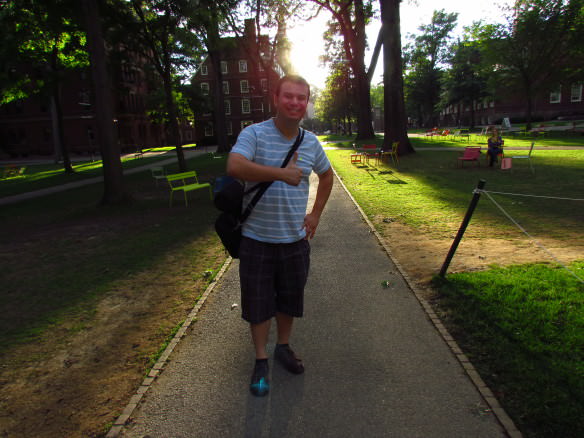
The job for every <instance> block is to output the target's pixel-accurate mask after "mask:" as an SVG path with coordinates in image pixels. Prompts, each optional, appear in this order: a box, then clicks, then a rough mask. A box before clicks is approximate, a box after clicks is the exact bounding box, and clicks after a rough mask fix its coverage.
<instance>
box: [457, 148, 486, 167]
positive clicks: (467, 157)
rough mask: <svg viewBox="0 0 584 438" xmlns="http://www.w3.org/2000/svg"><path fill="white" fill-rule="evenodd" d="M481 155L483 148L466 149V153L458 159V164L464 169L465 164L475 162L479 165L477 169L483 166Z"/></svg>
mask: <svg viewBox="0 0 584 438" xmlns="http://www.w3.org/2000/svg"><path fill="white" fill-rule="evenodd" d="M480 155H481V148H464V152H463V154H462V155H461V156H460V157H458V160H457V163H458V164H459V165H460V167H464V162H465V161H470V162H472V161H474V162H476V163H477V167H480V166H481V163H480V161H479V157H480Z"/></svg>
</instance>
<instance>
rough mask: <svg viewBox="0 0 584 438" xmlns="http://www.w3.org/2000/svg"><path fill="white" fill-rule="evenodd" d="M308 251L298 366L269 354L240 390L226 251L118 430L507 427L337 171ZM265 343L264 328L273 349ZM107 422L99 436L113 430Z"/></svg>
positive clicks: (248, 361)
mask: <svg viewBox="0 0 584 438" xmlns="http://www.w3.org/2000/svg"><path fill="white" fill-rule="evenodd" d="M312 257H313V258H312V266H311V275H310V279H309V282H308V285H307V288H306V308H305V318H302V319H300V320H297V322H296V325H295V332H294V336H293V339H292V346H293V347H294V348H295V349H296V351H297V352H298V353H299V355H300V357H302V358H303V360H304V363H305V366H306V372H305V374H303V375H300V376H296V375H291V374H289V373H287V372H286V371H285V370H283V369H282V368H281V367H280V366H279V365H278V364H275V363H274V362H273V360H271V359H270V367H271V369H270V372H271V376H270V377H271V381H272V389H271V391H270V394H269V395H268V396H267V397H264V398H256V397H253V396H252V395H251V394H250V393H249V390H248V384H249V378H250V373H251V368H252V364H253V352H252V346H251V341H250V339H249V334H248V327H247V324H246V323H244V321H243V320H242V319H241V317H240V312H239V309H238V308H236V309H235V310H232V305H233V304H234V303H239V280H238V262H237V261H234V262H233V263H232V264H231V266H230V267H229V269H227V271H226V272H225V274H224V275H223V276H222V278H221V279H220V280H219V282H218V284H217V286H216V287H215V289H214V290H213V292H212V293H211V294H210V295H209V297H208V299H207V300H206V302H205V304H204V306H203V307H202V310H201V311H200V312H199V314H198V316H197V320H196V322H193V323H192V325H191V326H190V328H189V330H188V331H187V333H186V335H185V336H184V337H182V340H181V341H180V343H178V345H177V346H176V348H175V349H174V351H173V353H172V355H171V356H170V359H169V361H168V362H167V363H166V365H165V367H164V369H163V371H162V373H161V374H160V375H159V376H158V378H157V379H156V380H155V381H154V382H153V383H152V384H151V386H150V387H149V389H148V390H147V391H146V393H145V395H144V396H143V398H142V402H141V403H140V404H139V405H138V407H137V408H136V409H135V410H133V411H132V413H131V417H130V421H129V422H128V424H127V426H126V427H125V428H124V429H123V430H121V435H122V436H124V437H140V438H142V437H151V438H154V437H161V438H162V437H164V438H169V437H175V438H178V437H184V438H186V437H201V438H203V437H204V438H213V437H217V438H219V437H253V438H257V437H277V438H284V437H319V438H324V437H335V438H338V437H343V438H350V437H358V438H363V437H399V438H409V437H412V438H414V437H432V438H457V437H460V438H468V437H473V438H480V437H484V438H495V437H504V436H506V435H505V431H504V430H503V428H502V427H501V425H500V423H499V421H498V420H497V417H496V416H495V415H494V413H493V410H492V409H491V407H493V406H494V407H495V411H497V412H498V413H499V414H500V415H501V416H500V417H499V418H500V419H502V421H503V422H505V418H506V415H505V413H504V412H503V411H502V410H500V408H497V404H496V401H494V400H490V397H489V394H488V389H483V391H486V394H487V396H486V397H487V398H484V397H483V396H482V395H481V393H480V392H479V391H478V390H477V387H476V386H475V384H473V380H471V378H470V377H469V375H470V376H474V379H475V380H474V381H475V383H476V382H479V384H480V379H477V377H476V376H475V375H474V374H473V373H474V371H473V370H472V369H471V371H469V373H470V374H468V373H467V372H466V371H465V369H464V367H463V366H462V365H461V362H460V361H459V358H462V359H463V361H464V356H463V355H461V352H460V351H458V356H457V355H455V354H454V353H453V350H452V348H454V351H456V348H457V347H456V345H455V344H454V343H453V342H452V340H451V339H448V338H444V336H443V334H444V333H446V332H445V331H444V329H443V327H442V326H441V324H440V323H439V322H437V321H435V322H434V323H433V322H432V321H431V320H430V318H429V316H428V313H427V311H428V306H427V305H425V303H423V304H424V305H421V302H420V301H419V300H418V299H417V298H416V295H415V294H414V293H413V292H412V289H410V287H409V286H408V284H407V282H406V280H405V279H404V277H403V276H402V275H401V273H400V271H399V270H398V268H397V267H396V265H395V264H394V263H393V262H392V260H391V259H390V258H389V257H388V255H387V253H386V252H385V251H384V249H383V247H382V246H381V245H380V244H379V242H378V240H377V238H376V235H375V234H374V233H372V232H371V230H370V228H369V226H368V224H366V223H365V222H364V220H363V219H362V216H361V214H360V212H359V210H358V208H357V207H356V205H355V204H354V203H353V201H352V200H351V198H350V197H349V196H348V195H347V193H346V192H345V191H344V189H343V188H342V186H341V185H340V183H339V182H338V180H336V181H335V186H334V189H333V193H332V195H331V199H330V201H329V204H328V205H327V208H326V210H325V213H324V214H323V217H322V221H321V225H320V227H319V231H318V233H317V237H316V238H315V239H314V240H313V241H312ZM385 281H387V282H389V287H384V286H383V285H382V283H383V282H385ZM425 309H426V310H425ZM434 324H437V325H434ZM436 327H439V328H440V329H441V330H442V331H443V332H444V333H443V334H442V335H441V333H440V332H439V331H438V330H437V328H436ZM445 339H446V340H445ZM447 341H448V343H447ZM273 342H274V333H273V332H272V334H271V343H270V345H269V351H270V354H271V353H272V352H273V347H274V345H273ZM449 345H450V346H449ZM464 365H465V367H466V368H471V367H470V365H469V364H468V363H464ZM143 388H144V387H143ZM141 392H143V390H142V391H141ZM140 398H141V396H137V398H135V399H134V400H137V399H140ZM486 400H490V401H491V402H494V404H493V405H491V406H489V405H488V404H487V401H486ZM120 427H121V426H120ZM114 429H115V428H114ZM114 429H112V431H110V434H108V436H115V435H117V433H119V432H120V430H119V429H118V431H117V432H116V433H115V434H113V433H112V432H113V431H114ZM514 436H520V435H518V434H515V435H514Z"/></svg>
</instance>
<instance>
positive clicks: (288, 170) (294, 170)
mask: <svg viewBox="0 0 584 438" xmlns="http://www.w3.org/2000/svg"><path fill="white" fill-rule="evenodd" d="M296 161H298V152H294V156H293V157H292V159H291V160H290V161H289V162H288V165H287V166H286V167H284V168H283V169H282V177H281V178H280V179H281V180H282V181H284V182H285V183H286V184H289V185H291V186H297V185H298V184H300V181H301V179H302V169H300V167H298V166H297V165H296Z"/></svg>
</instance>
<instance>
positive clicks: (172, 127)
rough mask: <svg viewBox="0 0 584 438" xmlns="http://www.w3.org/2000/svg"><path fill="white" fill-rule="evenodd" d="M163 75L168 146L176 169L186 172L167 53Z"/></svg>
mask: <svg viewBox="0 0 584 438" xmlns="http://www.w3.org/2000/svg"><path fill="white" fill-rule="evenodd" d="M164 57H165V60H164V75H163V77H162V82H163V83H164V97H165V101H166V112H167V114H168V125H169V131H170V132H169V134H170V143H172V144H171V145H170V146H174V147H175V148H176V157H177V159H178V168H179V170H180V171H181V172H186V171H187V163H186V161H185V155H184V152H183V148H182V142H181V140H180V128H179V126H178V116H177V111H176V103H175V101H174V96H173V95H172V78H171V76H170V71H171V65H170V56H169V54H168V53H165V54H164Z"/></svg>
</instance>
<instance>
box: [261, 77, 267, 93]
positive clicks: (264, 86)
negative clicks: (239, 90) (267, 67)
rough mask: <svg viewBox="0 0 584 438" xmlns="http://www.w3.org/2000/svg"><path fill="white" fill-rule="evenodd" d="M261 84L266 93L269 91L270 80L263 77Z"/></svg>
mask: <svg viewBox="0 0 584 438" xmlns="http://www.w3.org/2000/svg"><path fill="white" fill-rule="evenodd" d="M260 85H261V87H262V90H263V92H264V93H267V91H268V80H267V79H261V80H260Z"/></svg>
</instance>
